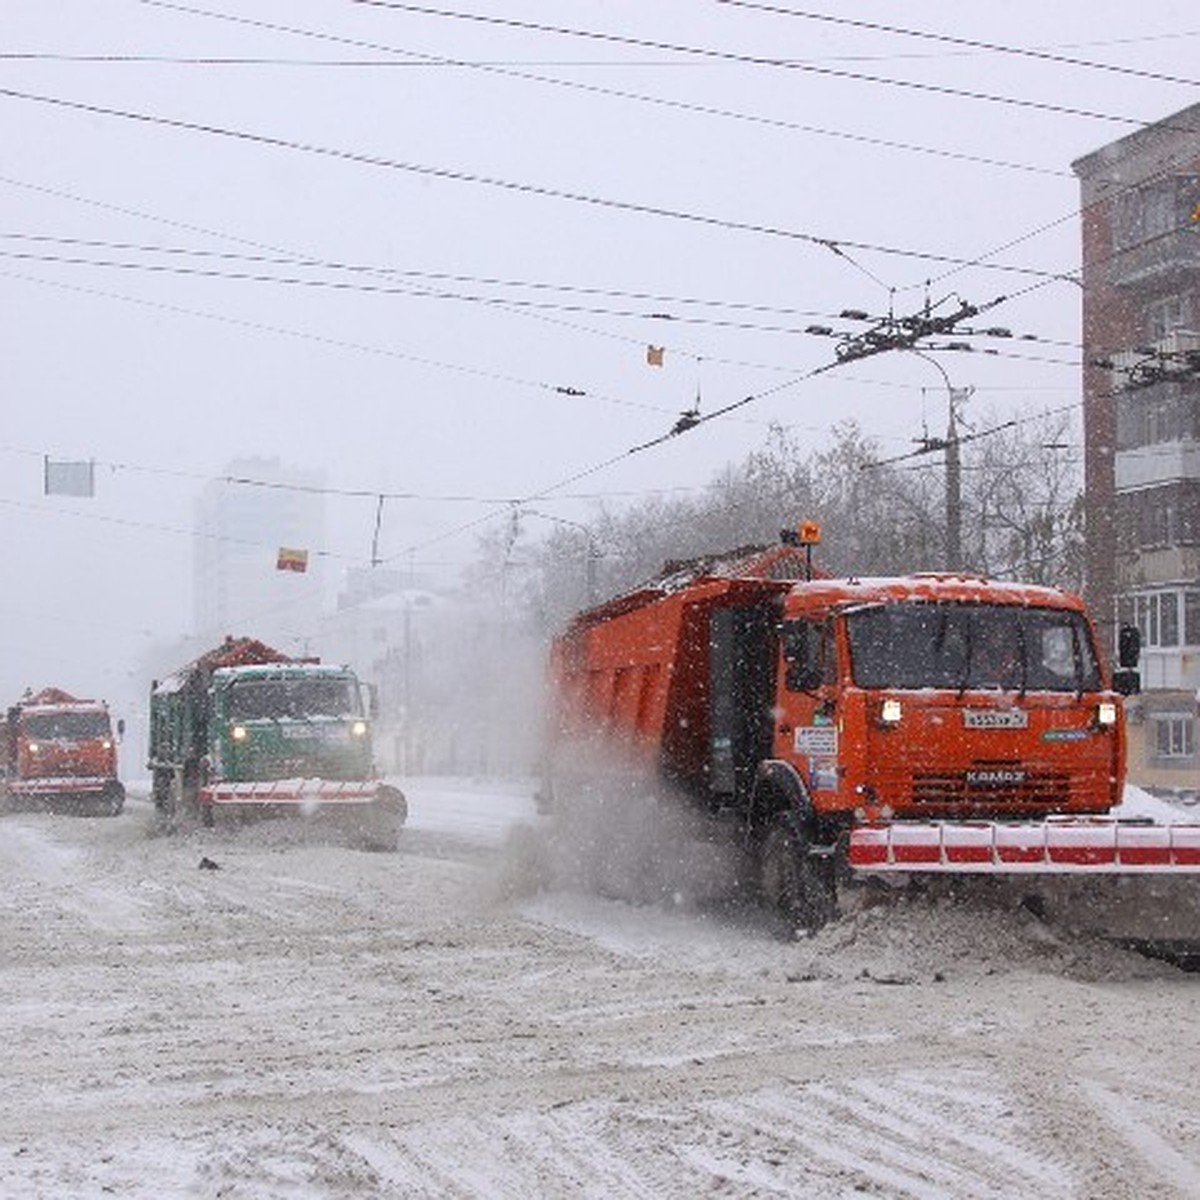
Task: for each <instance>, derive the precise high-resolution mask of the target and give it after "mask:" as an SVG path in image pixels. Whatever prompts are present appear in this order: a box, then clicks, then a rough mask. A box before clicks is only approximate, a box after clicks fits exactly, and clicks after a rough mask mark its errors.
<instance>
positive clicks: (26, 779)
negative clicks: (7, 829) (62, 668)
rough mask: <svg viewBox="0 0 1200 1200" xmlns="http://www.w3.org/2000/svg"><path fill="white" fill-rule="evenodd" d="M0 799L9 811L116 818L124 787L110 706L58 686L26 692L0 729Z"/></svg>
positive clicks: (121, 727) (119, 728)
mask: <svg viewBox="0 0 1200 1200" xmlns="http://www.w3.org/2000/svg"><path fill="white" fill-rule="evenodd" d="M123 731H124V723H123V722H120V721H118V722H117V734H118V735H120V734H121V733H122V732H123ZM0 798H2V799H3V800H4V801H5V802H6V803H7V804H8V805H9V806H13V807H35V806H36V807H41V808H52V809H61V810H67V811H70V812H78V813H97V814H101V815H103V816H110V817H115V816H117V815H118V814H119V813H120V812H121V810H122V809H123V808H124V806H125V786H124V784H122V783H121V781H120V779H118V778H117V738H116V737H114V736H113V726H112V719H111V718H110V716H109V712H108V706H107V705H106V704H105V703H104V702H103V701H100V700H80V699H79V698H78V697H76V696H73V695H71V693H70V692H64V691H63V690H62V689H61V688H53V687H52V688H43V689H42V690H41V691H39V692H36V693H35V692H32V691H29V692H26V693H25V695H24V697H22V699H21V700H20V701H18V702H17V703H16V704H14V705H13V706H12V707H11V708H9V710H8V711H7V713H5V716H4V721H3V724H2V725H0Z"/></svg>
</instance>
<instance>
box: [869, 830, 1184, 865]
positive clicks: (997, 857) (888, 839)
mask: <svg viewBox="0 0 1200 1200" xmlns="http://www.w3.org/2000/svg"><path fill="white" fill-rule="evenodd" d="M848 861H849V864H850V866H851V867H852V868H853V869H854V870H855V871H858V872H861V873H863V874H881V873H893V872H907V873H910V874H917V873H922V874H923V873H925V872H941V873H960V874H1007V875H1017V874H1043V873H1045V874H1071V873H1076V872H1078V873H1079V874H1096V875H1103V874H1109V875H1118V874H1120V875H1124V874H1130V875H1139V874H1159V873H1161V874H1188V873H1194V874H1200V824H1190V825H1155V824H1152V823H1148V822H1145V821H1138V820H1121V819H1118V818H1115V817H1061V818H1058V817H1051V818H1048V819H1047V820H1045V821H1036V822H1027V823H1019V822H1016V823H1007V822H1003V821H894V822H888V823H881V824H872V825H856V826H854V827H853V828H852V829H851V831H850V845H849V851H848Z"/></svg>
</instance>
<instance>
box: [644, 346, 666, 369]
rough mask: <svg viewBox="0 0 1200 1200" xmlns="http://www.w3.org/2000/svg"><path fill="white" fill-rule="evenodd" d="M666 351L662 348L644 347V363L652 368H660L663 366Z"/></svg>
mask: <svg viewBox="0 0 1200 1200" xmlns="http://www.w3.org/2000/svg"><path fill="white" fill-rule="evenodd" d="M665 353H666V350H665V349H664V348H663V347H662V346H647V347H646V362H647V363H648V364H649V365H650V366H652V367H661V366H662V365H663V355H664V354H665Z"/></svg>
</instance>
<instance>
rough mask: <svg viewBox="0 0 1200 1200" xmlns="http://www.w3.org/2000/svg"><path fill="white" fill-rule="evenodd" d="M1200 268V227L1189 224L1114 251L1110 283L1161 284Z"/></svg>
mask: <svg viewBox="0 0 1200 1200" xmlns="http://www.w3.org/2000/svg"><path fill="white" fill-rule="evenodd" d="M1197 268H1200V228H1197V227H1196V226H1195V225H1187V226H1185V227H1183V228H1180V229H1174V230H1172V231H1171V232H1170V233H1162V234H1159V235H1158V236H1156V237H1152V238H1150V239H1148V240H1147V241H1144V242H1140V243H1138V244H1136V245H1132V246H1126V247H1124V248H1123V249H1120V250H1117V251H1115V252H1114V254H1113V257H1112V261H1111V262H1110V263H1109V268H1108V278H1109V282H1110V283H1112V284H1113V285H1114V286H1115V287H1138V286H1139V285H1141V284H1146V283H1159V282H1161V281H1163V280H1164V279H1169V278H1171V277H1172V276H1175V275H1182V274H1184V273H1186V272H1189V271H1191V272H1194V271H1196V270H1197Z"/></svg>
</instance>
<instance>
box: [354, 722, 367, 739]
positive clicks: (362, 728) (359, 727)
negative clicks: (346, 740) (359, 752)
mask: <svg viewBox="0 0 1200 1200" xmlns="http://www.w3.org/2000/svg"><path fill="white" fill-rule="evenodd" d="M350 733H351V735H352V736H353V737H366V736H367V723H366V721H355V722H354V724H353V725H351V726H350Z"/></svg>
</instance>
